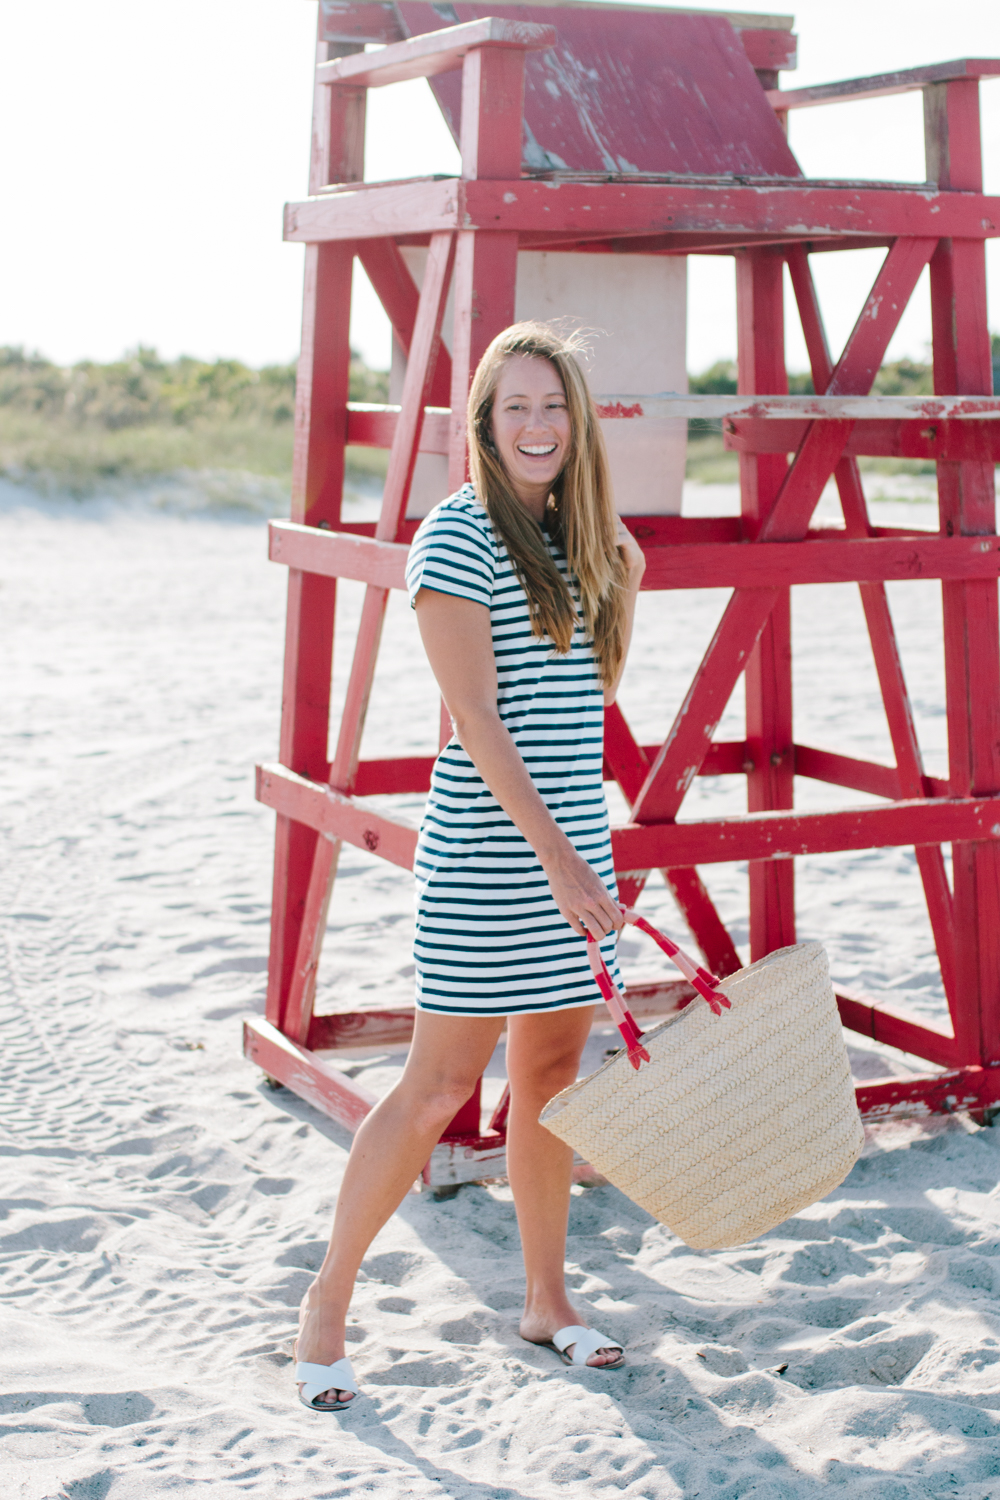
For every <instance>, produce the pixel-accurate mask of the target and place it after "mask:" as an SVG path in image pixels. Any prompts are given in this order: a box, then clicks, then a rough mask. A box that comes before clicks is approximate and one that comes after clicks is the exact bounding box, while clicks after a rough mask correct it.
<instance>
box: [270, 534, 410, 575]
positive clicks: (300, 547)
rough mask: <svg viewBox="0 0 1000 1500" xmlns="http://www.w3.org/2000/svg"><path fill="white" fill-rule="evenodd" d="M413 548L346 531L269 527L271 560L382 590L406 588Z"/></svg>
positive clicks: (307, 571)
mask: <svg viewBox="0 0 1000 1500" xmlns="http://www.w3.org/2000/svg"><path fill="white" fill-rule="evenodd" d="M409 552H410V549H409V547H406V546H404V545H403V544H401V543H398V542H380V541H378V540H376V539H375V538H374V537H366V536H365V537H362V536H352V535H351V534H350V533H349V532H343V531H321V530H320V529H319V528H318V527H314V526H297V525H296V524H295V522H294V521H272V522H271V523H270V525H269V527H268V554H267V555H268V557H269V558H270V560H271V561H272V562H277V563H284V564H285V566H286V567H289V568H297V569H299V570H300V571H301V572H303V573H311V574H315V575H318V576H320V577H323V578H351V579H353V580H354V581H355V582H357V583H372V584H375V585H377V586H378V587H379V588H385V589H405V588H406V578H405V572H406V559H407V557H408V556H409Z"/></svg>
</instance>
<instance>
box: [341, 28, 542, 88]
mask: <svg viewBox="0 0 1000 1500" xmlns="http://www.w3.org/2000/svg"><path fill="white" fill-rule="evenodd" d="M555 43H556V31H555V27H554V26H537V25H535V24H534V23H533V22H531V21H500V20H497V18H496V17H495V16H490V17H487V18H486V19H485V20H482V21H467V22H466V23H465V24H464V25H460V26H447V27H445V28H444V29H443V30H441V31H428V32H426V33H425V34H424V35H423V36H414V37H410V38H409V40H408V41H405V42H392V43H390V45H389V46H387V47H383V48H382V49H381V50H380V51H378V52H363V53H360V54H358V55H357V56H354V57H338V58H334V59H333V60H332V61H331V62H324V63H320V65H319V67H318V68H317V69H316V81H317V82H318V83H321V84H336V85H337V86H338V87H340V88H345V87H346V88H365V89H377V88H382V87H384V86H385V85H386V84H389V83H406V82H407V81H408V80H410V79H411V78H433V77H435V75H436V74H438V73H448V72H450V71H451V69H452V68H458V67H461V65H462V63H463V61H464V59H465V57H466V55H467V53H469V52H472V51H474V50H477V49H491V48H494V47H503V48H507V49H511V50H518V51H521V52H544V51H547V50H548V49H549V48H550V47H554V46H555Z"/></svg>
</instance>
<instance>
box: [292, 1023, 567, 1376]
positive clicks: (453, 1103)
mask: <svg viewBox="0 0 1000 1500" xmlns="http://www.w3.org/2000/svg"><path fill="white" fill-rule="evenodd" d="M503 1023H504V1018H503V1017H502V1016H495V1017H493V1016H483V1017H478V1016H441V1015H434V1014H431V1013H430V1012H428V1011H418V1012H417V1016H416V1024H415V1026H414V1031H413V1043H412V1045H411V1047H410V1053H409V1056H408V1057H407V1059H406V1067H405V1068H404V1070H403V1076H402V1078H400V1080H399V1082H398V1083H397V1084H396V1085H395V1087H394V1088H392V1089H391V1090H390V1091H389V1093H388V1094H386V1096H385V1098H384V1099H381V1100H380V1101H379V1103H378V1104H377V1105H376V1106H375V1108H374V1109H373V1110H372V1112H371V1114H370V1115H368V1116H367V1117H366V1118H365V1119H364V1121H363V1122H362V1124H361V1126H360V1128H359V1130H358V1133H357V1135H356V1136H355V1137H354V1143H353V1145H352V1146H351V1154H350V1157H349V1159H348V1162H347V1168H346V1170H345V1172H344V1180H343V1182H342V1184H341V1188H340V1193H339V1195H338V1197H337V1210H336V1214H335V1216H334V1221H333V1234H332V1235H331V1237H330V1245H329V1248H328V1250H327V1252H326V1258H325V1259H324V1261H323V1264H322V1266H321V1267H320V1269H319V1271H318V1273H317V1275H316V1279H315V1281H314V1282H313V1284H312V1286H311V1287H310V1288H309V1290H308V1291H307V1292H306V1294H305V1296H304V1297H303V1299H302V1306H301V1308H300V1311H299V1336H298V1339H297V1341H296V1350H295V1354H296V1358H297V1359H299V1360H305V1361H307V1362H311V1363H313V1364H320V1365H329V1364H333V1362H334V1361H335V1360H338V1359H343V1357H344V1325H345V1323H346V1321H347V1309H348V1306H349V1304H350V1300H351V1293H352V1292H353V1290H354V1280H355V1277H356V1276H357V1274H358V1267H359V1266H360V1265H361V1262H362V1260H363V1259H364V1257H365V1255H366V1254H367V1251H368V1247H369V1245H370V1244H371V1242H372V1240H373V1239H374V1238H375V1236H376V1234H377V1233H378V1231H379V1230H380V1229H381V1228H382V1226H383V1224H385V1223H386V1222H387V1220H388V1219H389V1218H390V1217H391V1216H392V1214H393V1213H395V1211H396V1209H397V1208H398V1207H399V1205H400V1203H401V1202H402V1200H403V1198H404V1197H405V1195H406V1193H407V1192H408V1191H409V1189H410V1188H411V1187H412V1186H413V1183H414V1181H415V1180H416V1178H417V1176H418V1175H419V1173H420V1171H421V1169H422V1168H423V1166H424V1164H425V1163H426V1161H427V1159H428V1157H429V1156H430V1154H431V1151H432V1150H433V1148H434V1146H435V1145H436V1144H437V1141H438V1140H439V1138H440V1135H441V1132H442V1130H443V1129H444V1127H445V1126H446V1125H447V1124H448V1121H449V1120H451V1119H452V1117H453V1116H454V1115H455V1113H456V1111H457V1110H458V1109H459V1108H460V1107H461V1106H462V1105H463V1104H464V1103H465V1101H466V1099H468V1097H469V1095H470V1094H471V1093H472V1090H473V1088H474V1087H475V1084H476V1080H477V1079H478V1078H479V1076H480V1075H481V1073H482V1072H483V1069H484V1068H485V1067H486V1065H487V1063H488V1062H489V1060H490V1058H491V1056H492V1055H493V1049H494V1047H495V1046H496V1043H497V1039H498V1038H499V1036H500V1032H501V1029H502V1027H503ZM550 1139H551V1137H550ZM349 1394H350V1393H349V1392H346V1391H345V1392H338V1393H337V1395H336V1397H334V1394H333V1392H330V1391H326V1392H324V1393H323V1395H322V1396H321V1397H320V1398H319V1399H320V1400H328V1401H329V1400H333V1399H339V1400H343V1399H348V1398H349Z"/></svg>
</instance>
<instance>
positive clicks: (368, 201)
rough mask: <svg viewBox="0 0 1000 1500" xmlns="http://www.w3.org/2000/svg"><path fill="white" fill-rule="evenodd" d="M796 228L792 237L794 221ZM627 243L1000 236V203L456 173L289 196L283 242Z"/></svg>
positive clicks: (852, 189)
mask: <svg viewBox="0 0 1000 1500" xmlns="http://www.w3.org/2000/svg"><path fill="white" fill-rule="evenodd" d="M790 224H792V225H794V226H795V229H794V233H791V232H790V231H789V228H788V226H789V225H790ZM448 229H451V230H455V229H494V230H506V231H508V232H509V233H512V234H518V235H530V234H536V235H537V234H544V235H547V236H548V235H551V236H553V237H556V236H558V235H560V234H563V235H566V234H569V235H573V236H575V237H576V238H578V239H603V238H608V237H610V238H615V239H624V238H627V237H629V236H632V235H663V234H691V233H700V232H708V233H715V234H729V235H734V236H744V235H758V234H765V235H767V234H771V235H778V236H781V237H783V238H784V239H785V240H789V239H798V240H818V239H824V238H826V237H827V236H833V237H834V239H836V237H837V236H840V235H843V234H850V235H863V234H869V235H874V236H876V237H877V238H878V239H881V240H884V239H885V238H886V237H887V236H890V235H891V236H893V237H894V238H895V237H899V236H909V237H918V236H931V235H933V236H934V237H935V238H940V237H943V236H947V235H953V236H956V237H962V238H965V239H978V240H982V239H989V238H990V237H991V236H997V235H1000V199H998V198H995V197H992V198H991V197H980V196H978V195H973V194H964V193H952V192H937V193H935V192H933V191H929V190H928V189H926V188H924V189H923V190H920V189H907V188H903V187H900V188H887V189H881V188H869V187H865V186H861V185H853V184H852V185H851V186H849V187H817V186H815V185H811V184H802V185H800V184H798V183H795V184H794V185H793V184H789V185H786V186H780V187H779V186H772V185H769V186H763V185H762V186H759V187H748V186H744V185H742V184H739V183H727V184H725V185H723V184H712V183H709V184H703V185H695V186H692V185H689V184H683V183H667V184H663V183H625V182H603V183H576V182H559V181H534V180H532V179H529V178H522V177H511V178H510V179H508V180H496V179H487V178H484V179H481V180H479V181H475V182H469V181H463V180H461V179H459V178H447V179H445V180H443V181H422V182H405V183H390V184H386V185H385V186H376V185H374V184H373V185H369V186H366V187H360V186H359V187H357V188H353V189H350V190H345V191H344V192H340V193H330V194H325V195H323V196H321V197H317V198H310V199H306V200H305V201H303V202H298V203H289V204H287V205H286V207H285V239H286V240H290V241H293V242H296V243H304V244H313V243H319V242H321V241H324V240H363V239H378V238H380V237H381V236H384V235H424V234H435V233H438V232H440V231H443V230H448Z"/></svg>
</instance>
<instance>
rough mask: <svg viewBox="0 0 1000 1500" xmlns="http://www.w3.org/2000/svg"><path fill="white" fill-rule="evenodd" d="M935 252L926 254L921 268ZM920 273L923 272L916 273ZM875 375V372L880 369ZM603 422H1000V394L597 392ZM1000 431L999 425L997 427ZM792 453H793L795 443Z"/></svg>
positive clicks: (596, 397)
mask: <svg viewBox="0 0 1000 1500" xmlns="http://www.w3.org/2000/svg"><path fill="white" fill-rule="evenodd" d="M930 254H931V251H930V250H928V252H927V253H926V254H924V255H923V256H922V259H921V262H920V264H921V267H923V265H926V263H927V261H928V260H929V259H930ZM918 274H919V273H918ZM876 373H877V372H876ZM594 401H595V404H596V406H597V414H598V416H599V417H601V419H602V420H604V421H614V420H619V421H642V420H643V419H644V418H645V419H653V420H658V421H663V420H664V419H666V418H675V419H676V418H678V417H682V418H687V419H688V420H689V421H690V420H693V419H695V418H700V419H701V420H702V421H720V420H721V421H724V422H734V421H753V420H757V421H761V422H762V421H763V420H765V419H766V420H768V421H786V422H787V421H794V422H872V421H877V422H921V423H928V422H945V421H956V422H957V421H966V420H968V421H975V423H976V425H977V426H979V425H982V424H985V423H987V422H1000V396H938V395H934V396H869V395H855V394H852V393H850V392H844V393H843V394H838V395H821V396H808V395H806V396H770V395H763V396H758V395H752V394H750V395H748V394H744V395H734V396H688V395H685V396H674V395H672V394H669V393H664V394H663V395H650V396H629V395H624V396H622V395H616V396H595V397H594ZM998 431H1000V428H998ZM788 451H790V452H791V451H794V446H793V448H792V449H790V450H788Z"/></svg>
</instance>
